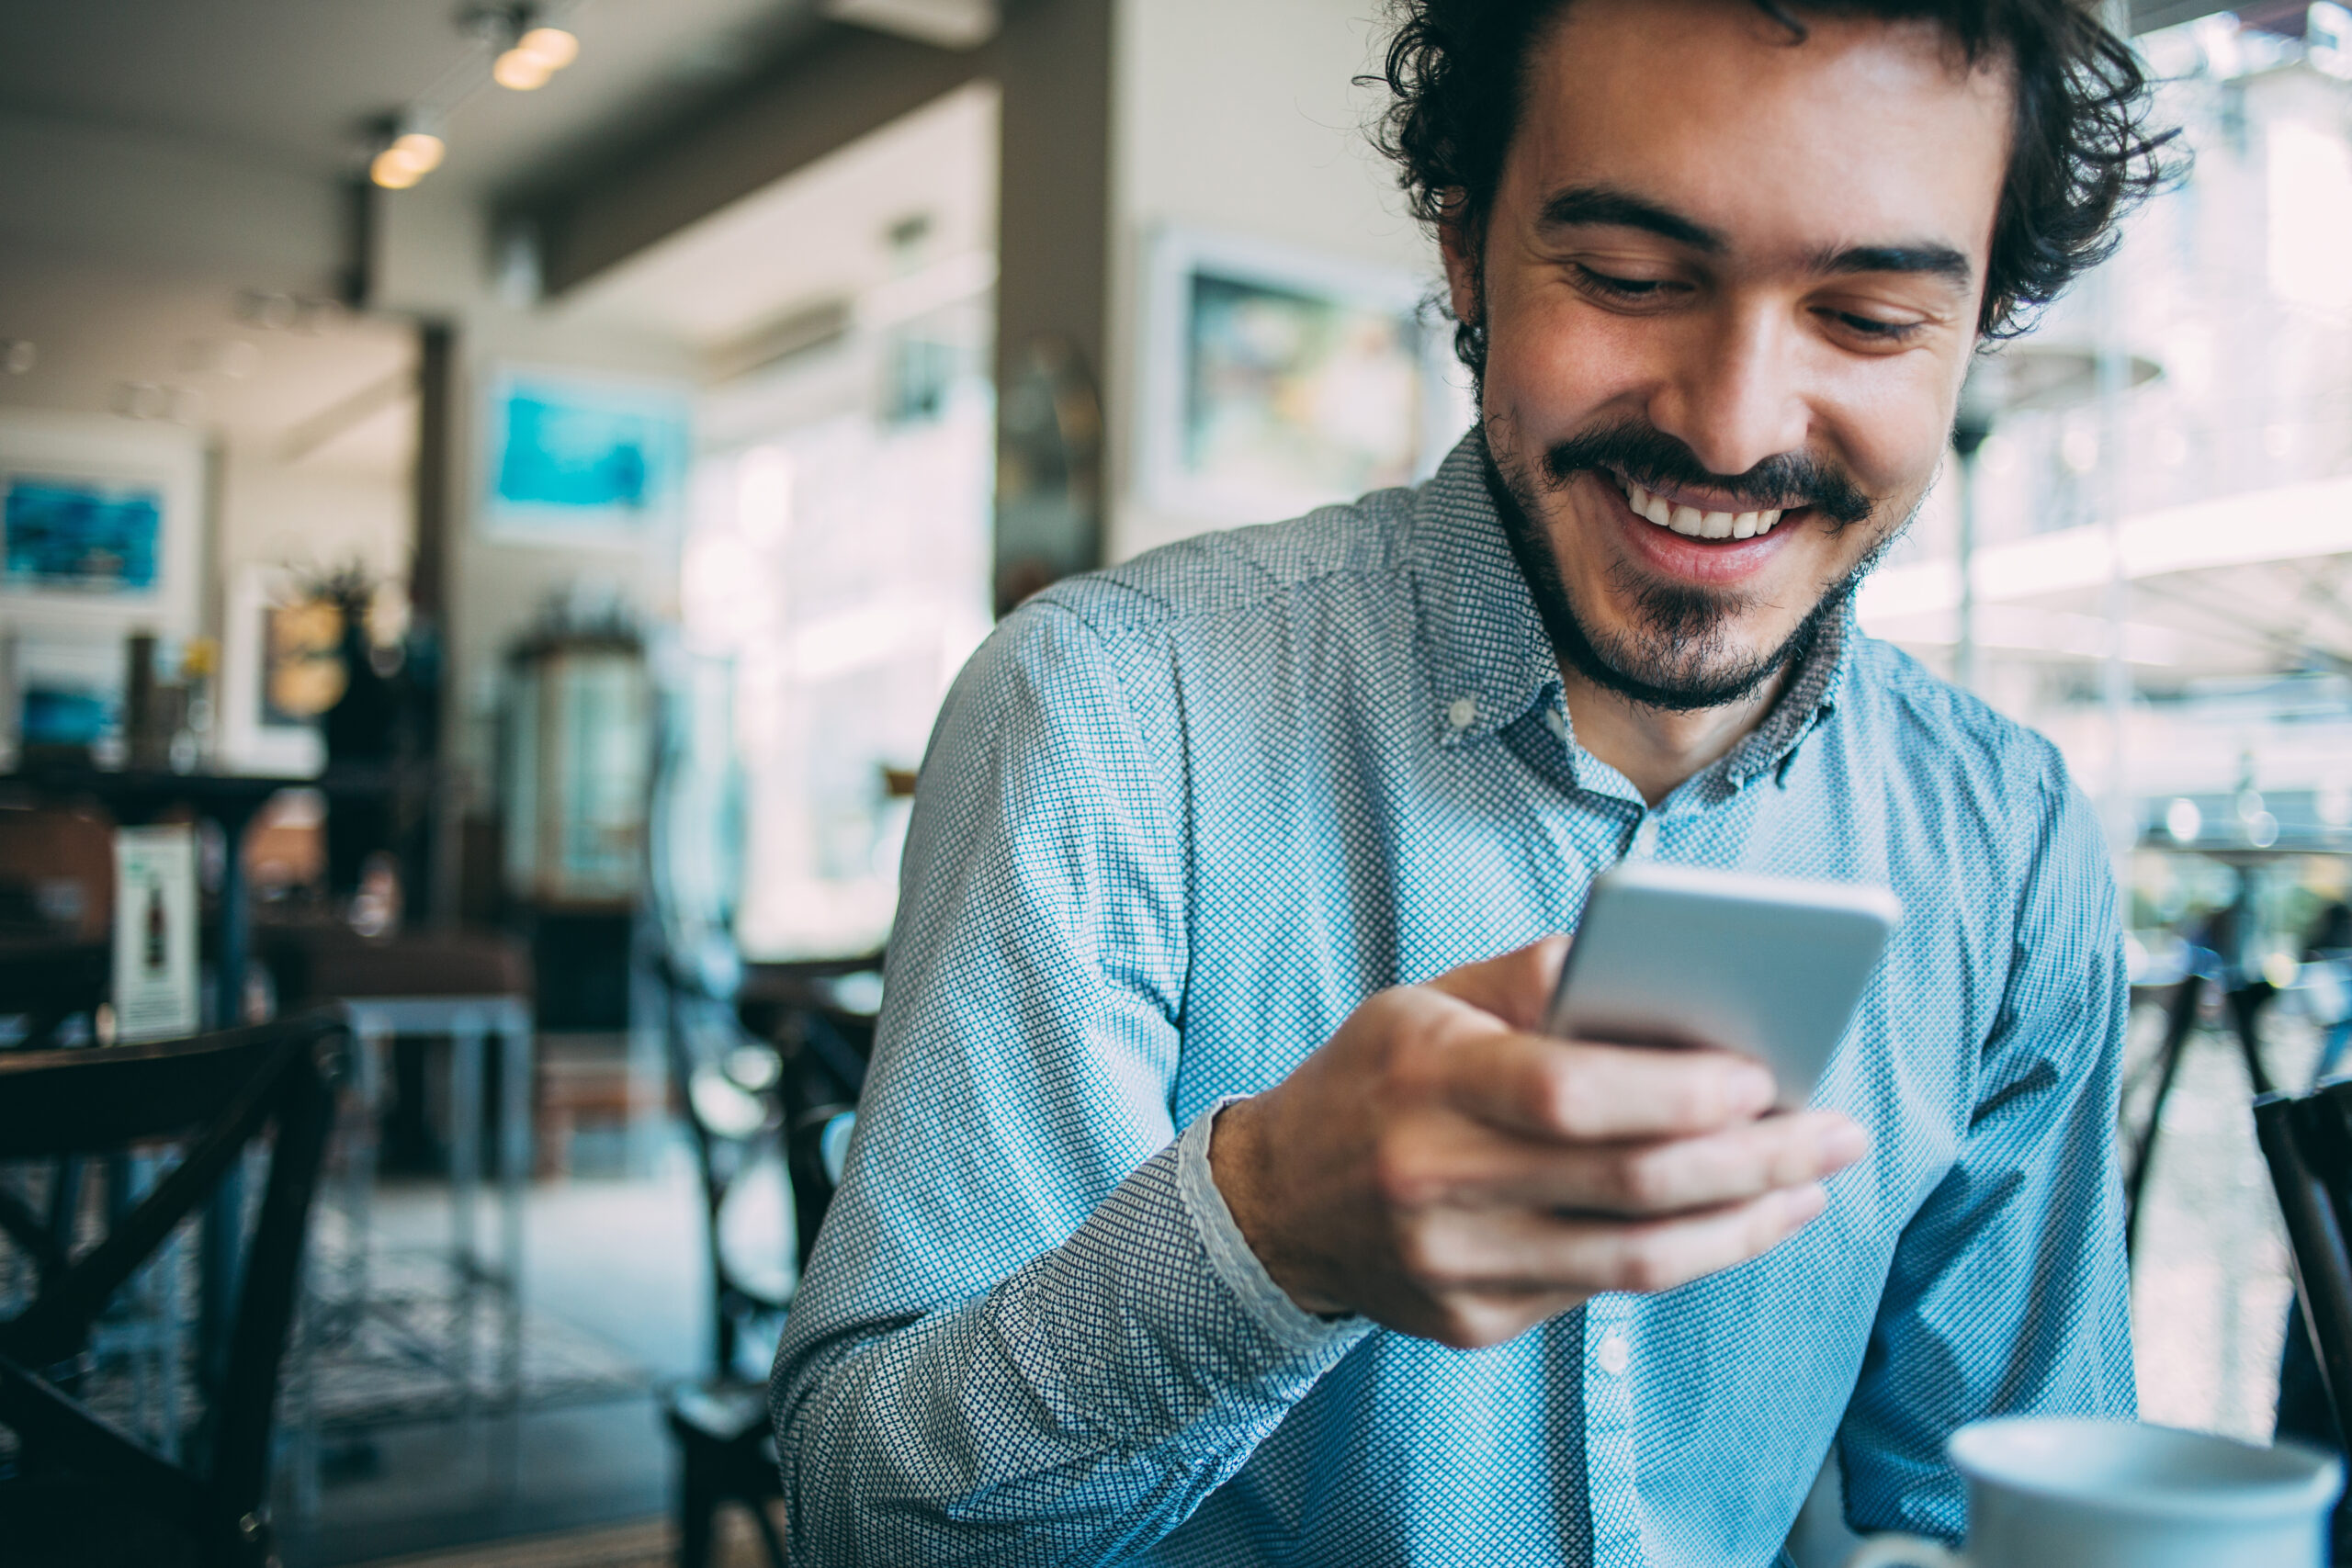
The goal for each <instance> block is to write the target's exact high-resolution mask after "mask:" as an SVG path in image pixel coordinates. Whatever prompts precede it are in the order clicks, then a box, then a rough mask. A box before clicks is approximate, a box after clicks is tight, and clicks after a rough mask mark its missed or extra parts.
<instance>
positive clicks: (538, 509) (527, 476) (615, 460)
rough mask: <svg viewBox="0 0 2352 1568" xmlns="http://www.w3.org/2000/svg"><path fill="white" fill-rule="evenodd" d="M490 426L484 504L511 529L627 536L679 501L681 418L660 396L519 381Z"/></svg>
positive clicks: (680, 409) (678, 406)
mask: <svg viewBox="0 0 2352 1568" xmlns="http://www.w3.org/2000/svg"><path fill="white" fill-rule="evenodd" d="M492 419H493V425H494V440H495V445H494V446H493V449H492V452H493V455H492V467H491V472H490V475H489V479H490V491H491V494H490V501H491V504H492V510H493V512H494V513H497V514H498V517H499V519H500V520H501V521H502V522H503V523H505V524H507V525H521V526H524V527H533V526H537V527H553V528H557V529H562V528H566V527H577V526H580V525H620V526H623V527H630V526H635V525H640V524H643V523H646V522H649V521H650V520H652V519H654V518H656V517H658V516H660V515H662V513H665V512H667V511H668V510H669V509H670V507H671V506H672V505H673V502H674V501H675V499H676V496H677V491H678V487H679V484H680V482H681V479H682V477H683V474H684V466H685V456H686V420H685V410H684V402H683V400H681V399H679V398H677V397H675V396H673V394H671V393H670V392H668V390H667V389H636V388H626V387H606V386H600V385H595V384H589V383H583V384H581V385H577V386H573V385H568V384H565V383H561V382H550V381H538V380H528V381H526V380H523V379H520V378H516V379H514V380H511V381H508V382H507V383H505V384H504V385H503V387H501V388H500V389H498V391H497V393H496V400H495V402H494V404H493V406H492Z"/></svg>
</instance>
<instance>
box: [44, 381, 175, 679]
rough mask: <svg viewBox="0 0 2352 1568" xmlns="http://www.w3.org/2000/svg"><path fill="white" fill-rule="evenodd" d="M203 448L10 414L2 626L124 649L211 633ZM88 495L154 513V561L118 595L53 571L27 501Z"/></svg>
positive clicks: (51, 415)
mask: <svg viewBox="0 0 2352 1568" xmlns="http://www.w3.org/2000/svg"><path fill="white" fill-rule="evenodd" d="M205 468H206V452H205V444H204V437H203V436H202V435H201V434H199V433H198V432H196V431H194V430H188V429H185V428H182V427H180V426H176V425H167V424H160V423H134V422H131V421H129V420H125V419H121V418H119V417H115V416H109V415H91V414H74V413H62V412H48V411H41V410H28V409H0V622H6V623H7V624H8V625H9V626H12V627H13V628H15V629H16V630H17V631H18V632H20V633H23V634H27V635H29V636H32V637H41V638H58V639H73V640H92V639H119V638H120V637H125V636H128V635H129V634H130V633H131V632H134V631H152V632H153V633H155V634H156V635H157V636H158V637H164V638H165V639H168V640H185V639H187V638H189V637H195V636H197V635H198V633H199V632H200V631H201V630H202V629H203V626H202V621H203V604H202V592H203V579H204V495H205ZM41 493H79V494H83V495H85V496H88V497H92V498H96V500H98V501H99V502H107V501H115V502H134V503H136V504H137V505H138V506H139V507H141V508H142V509H144V508H152V511H153V539H152V552H153V553H152V559H151V560H149V561H147V562H146V563H145V564H143V565H142V566H141V568H140V569H139V570H136V571H135V572H132V573H130V574H129V575H130V576H131V577H133V578H135V579H137V581H120V582H117V583H115V584H113V585H109V584H108V583H107V581H106V580H105V579H104V578H103V577H102V576H98V575H93V576H91V577H89V578H87V579H84V580H80V581H75V580H74V578H73V577H72V575H71V574H70V573H66V572H61V571H58V570H50V567H51V562H48V561H46V560H44V552H43V551H42V550H41V549H40V548H39V547H37V546H36V545H32V544H28V537H29V536H31V535H32V532H33V529H34V527H35V526H36V522H35V520H34V519H33V518H32V517H31V516H30V513H33V512H34V511H35V510H36V509H35V508H34V507H33V506H32V505H31V504H30V502H29V498H31V497H33V496H36V495H39V494H41Z"/></svg>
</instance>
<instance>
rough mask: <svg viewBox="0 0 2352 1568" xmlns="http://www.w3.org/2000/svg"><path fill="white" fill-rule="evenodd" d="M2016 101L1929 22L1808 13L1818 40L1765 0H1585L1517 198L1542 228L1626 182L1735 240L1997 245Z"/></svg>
mask: <svg viewBox="0 0 2352 1568" xmlns="http://www.w3.org/2000/svg"><path fill="white" fill-rule="evenodd" d="M2011 107H2012V106H2011V100H2010V88H2009V85H2008V76H2007V72H2006V70H2004V69H2001V68H1999V67H1997V66H1993V65H1989V64H1987V65H1979V66H1976V67H1971V66H1970V65H1969V64H1968V63H1967V62H1966V61H1965V59H1964V58H1963V57H1962V55H1961V53H1960V51H1958V49H1957V46H1956V45H1955V44H1953V43H1952V42H1951V40H1950V39H1947V38H1946V37H1945V36H1944V35H1943V34H1942V33H1940V32H1939V30H1938V29H1936V28H1934V27H1932V26H1931V25H1928V24H1923V23H1912V22H1900V23H1889V22H1880V21H1876V20H1873V19H1871V18H1867V17H1860V18H1830V19H1826V20H1821V21H1818V22H1816V21H1814V20H1813V19H1811V18H1808V27H1807V32H1806V35H1805V37H1804V39H1802V40H1801V41H1800V40H1798V39H1795V38H1793V37H1792V34H1791V33H1790V32H1789V30H1788V29H1787V28H1785V27H1783V26H1782V25H1781V24H1780V23H1778V22H1776V21H1774V20H1773V19H1772V18H1771V17H1770V16H1768V15H1767V14H1766V13H1765V12H1764V11H1762V10H1761V9H1760V8H1759V7H1758V6H1755V5H1753V4H1752V3H1750V0H1575V3H1574V4H1573V5H1571V6H1567V7H1566V8H1565V9H1564V10H1563V12H1562V14H1561V16H1560V17H1558V18H1556V19H1555V22H1554V23H1553V24H1552V25H1551V26H1550V27H1549V28H1547V29H1546V30H1545V31H1544V33H1543V34H1542V35H1539V38H1538V39H1537V40H1536V43H1535V51H1534V54H1533V56H1532V58H1531V60H1530V61H1529V71H1528V73H1527V77H1526V83H1525V98H1524V100H1523V102H1522V104H1521V114H1520V116H1519V127H1518V133H1517V134H1516V135H1515V136H1514V137H1513V139H1512V144H1511V152H1510V167H1509V168H1508V169H1507V175H1506V179H1507V184H1508V185H1509V186H1511V187H1513V188H1512V189H1511V190H1510V194H1509V196H1507V197H1506V200H1510V201H1524V202H1528V203H1531V204H1532V208H1531V210H1530V211H1529V213H1528V216H1529V217H1530V218H1531V219H1532V220H1536V221H1539V222H1540V221H1544V220H1545V217H1546V216H1547V214H1548V215H1550V216H1557V209H1558V207H1559V204H1560V202H1561V200H1562V198H1563V197H1564V196H1565V195H1567V194H1569V193H1575V192H1578V191H1589V190H1593V189H1605V190H1610V191H1614V192H1619V193H1623V194H1625V195H1628V196H1631V197H1635V198H1637V199H1639V200H1641V201H1644V202H1646V203H1647V204H1649V205H1650V206H1652V207H1654V208H1655V209H1659V210H1661V211H1663V212H1667V213H1671V214H1674V215H1677V216H1678V217H1679V218H1681V219H1684V220H1689V222H1690V223H1691V224H1692V225H1694V226H1696V227H1698V228H1700V229H1702V230H1704V231H1706V232H1707V233H1708V234H1709V235H1712V236H1714V237H1716V238H1718V239H1720V240H1722V241H1723V242H1724V248H1728V249H1747V248H1752V247H1755V246H1758V245H1762V246H1769V247H1770V248H1773V249H1786V248H1791V247H1793V248H1794V249H1795V250H1796V251H1799V252H1802V253H1804V254H1813V253H1815V252H1817V251H1820V250H1821V249H1822V248H1823V247H1824V246H1830V247H1833V248H1835V247H1841V246H1842V247H1856V246H1861V247H1867V246H1872V245H1894V244H1905V243H1912V242H1915V241H1921V240H1924V241H1928V242H1930V243H1942V244H1945V245H1948V246H1950V247H1951V248H1955V249H1960V250H1963V251H1965V252H1967V253H1969V254H1977V255H1981V254H1983V252H1984V250H1985V248H1986V247H1987V246H1988V245H1989V243H1990V241H1991V226H1992V220H1993V216H1994V212H1995V209H1996V207H1997V205H1998V201H1999V194H2000V186H2001V183H2002V176H2003V175H2004V173H2005V170H2006V165H2007V148H2008V137H2009V125H2010V118H2011ZM1653 227H1654V226H1653ZM1691 238H1692V239H1694V240H1695V239H1696V238H1698V236H1696V235H1693V236H1691Z"/></svg>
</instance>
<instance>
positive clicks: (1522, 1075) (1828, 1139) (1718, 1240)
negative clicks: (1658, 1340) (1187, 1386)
mask: <svg viewBox="0 0 2352 1568" xmlns="http://www.w3.org/2000/svg"><path fill="white" fill-rule="evenodd" d="M1563 953H1566V939H1564V938H1557V937H1555V938H1552V939H1550V940H1548V941H1545V942H1538V943H1536V944H1535V945H1534V946H1532V947H1528V948H1522V949H1521V950H1520V951H1519V952H1517V953H1506V954H1504V955H1503V956H1502V957H1500V958H1494V959H1489V960H1487V962H1486V963H1483V964H1469V965H1467V966H1465V967H1464V968H1460V969H1456V970H1454V971H1453V972H1452V973H1451V974H1448V975H1445V976H1441V977H1440V978H1438V979H1437V980H1434V981H1432V982H1430V984H1428V985H1426V986H1404V987H1397V988H1396V989H1394V990H1388V991H1383V992H1381V993H1380V994H1379V995H1377V996H1375V997H1373V998H1370V999H1369V1000H1367V1001H1365V1002H1364V1003H1363V1006H1361V1007H1359V1008H1357V1009H1356V1010H1355V1011H1354V1012H1353V1013H1352V1014H1351V1015H1350V1016H1349V1018H1348V1021H1346V1022H1345V1023H1343V1024H1341V1025H1340V1031H1339V1032H1338V1033H1337V1034H1335V1035H1333V1036H1332V1037H1331V1039H1330V1040H1329V1042H1328V1043H1326V1044H1325V1045H1324V1046H1323V1047H1322V1048H1321V1049H1320V1050H1318V1051H1317V1052H1316V1053H1315V1054H1314V1055H1312V1056H1309V1057H1308V1058H1307V1059H1306V1061H1305V1062H1303V1063H1301V1064H1300V1065H1299V1067H1298V1070H1297V1071H1296V1072H1295V1073H1293V1074H1292V1075H1291V1076H1290V1077H1288V1078H1286V1079H1284V1080H1283V1082H1282V1083H1281V1084H1279V1085H1277V1086H1276V1087H1275V1088H1273V1089H1269V1090H1267V1091H1266V1092H1265V1093H1263V1094H1261V1095H1259V1096H1257V1097H1256V1098H1254V1099H1251V1100H1242V1101H1239V1102H1238V1103H1236V1104H1233V1105H1230V1106H1227V1108H1226V1109H1225V1111H1224V1112H1223V1113H1222V1114H1221V1115H1220V1116H1219V1117H1218V1120H1217V1125H1216V1130H1215V1132H1214V1134H1213V1135H1212V1138H1211V1141H1210V1145H1209V1168H1210V1170H1211V1172H1212V1174H1213V1175H1214V1176H1215V1178H1216V1185H1217V1190H1218V1191H1220V1192H1221V1193H1223V1194H1224V1196H1225V1201H1226V1203H1227V1206H1228V1207H1229V1208H1230V1209H1231V1210H1232V1211H1233V1217H1234V1220H1235V1222H1236V1223H1237V1224H1239V1226H1240V1227H1241V1234H1242V1235H1243V1237H1244V1238H1245V1239H1247V1240H1248V1242H1249V1243H1250V1249H1251V1250H1252V1251H1253V1252H1255V1253H1256V1254H1257V1256H1258V1258H1259V1260H1260V1261H1261V1263H1263V1264H1264V1265H1265V1268H1266V1271H1267V1273H1269V1274H1270V1275H1272V1277H1273V1280H1274V1282H1275V1283H1276V1284H1278V1285H1280V1286H1282V1288H1283V1290H1284V1291H1286V1292H1289V1294H1290V1297H1291V1299H1292V1300H1293V1301H1295V1302H1296V1303H1298V1304H1299V1305H1300V1306H1301V1307H1303V1308H1305V1309H1306V1310H1307V1311H1309V1312H1319V1313H1339V1312H1353V1313H1361V1314H1363V1315H1364V1316H1366V1317H1370V1318H1374V1319H1375V1320H1377V1321H1378V1322H1381V1323H1384V1324H1386V1325H1388V1326H1390V1327H1392V1328H1397V1329H1401V1330H1403V1331H1404V1332H1406V1333H1408V1334H1415V1335H1419V1336H1421V1337H1425V1338H1430V1339H1436V1340H1441V1341H1442V1342H1444V1343H1445V1344H1448V1345H1452V1346H1455V1347H1457V1348H1463V1349H1470V1348H1476V1347H1478V1346H1483V1345H1494V1344H1499V1343H1500V1342H1502V1341H1503V1340H1506V1339H1509V1338H1511V1337H1513V1336H1515V1335H1517V1334H1519V1333H1521V1331H1523V1330H1525V1329H1527V1328H1529V1327H1531V1326H1532V1325H1535V1324H1537V1323H1541V1322H1542V1321H1544V1319H1545V1318H1548V1317H1552V1316H1555V1315H1556V1314H1559V1313H1563V1312H1566V1311H1567V1310H1568V1309H1569V1308H1571V1307H1574V1306H1576V1305H1577V1303H1581V1302H1582V1301H1584V1300H1585V1299H1586V1298H1587V1297H1589V1296H1591V1295H1594V1294H1596V1293H1597V1292H1602V1291H1663V1290H1667V1289H1669V1288H1671V1287H1672V1286H1675V1285H1679V1284H1681V1283H1683V1282H1684V1281H1685V1280H1694V1279H1697V1278H1698V1277H1699V1276H1701V1275H1702V1274H1711V1273H1713V1272H1714V1271H1715V1270H1717V1269H1727V1268H1730V1267H1731V1266H1732V1265H1733V1264H1736V1263H1741V1262H1744V1261H1746V1260H1747V1259H1748V1258H1754V1257H1756V1256H1757V1255H1758V1254H1759V1253H1763V1252H1766V1251H1768V1250H1770V1248H1771V1247H1775V1246H1777V1245H1778V1244H1779V1243H1781V1241H1783V1240H1785V1239H1786V1238H1787V1237H1788V1236H1789V1235H1791V1234H1792V1233H1793V1232H1795V1231H1796V1230H1797V1229H1798V1228H1799V1227H1801V1226H1803V1225H1804V1224H1805V1223H1806V1222H1807V1221H1809V1220H1811V1219H1812V1218H1813V1217H1814V1216H1815V1214H1818V1213H1821V1209H1822V1205H1823V1203H1824V1201H1826V1200H1825V1197H1824V1194H1823V1191H1822V1188H1821V1179H1823V1178H1824V1177H1826V1176H1828V1175H1830V1174H1832V1173H1834V1172H1836V1171H1838V1170H1840V1169H1843V1168H1845V1167H1847V1166H1849V1165H1851V1164H1852V1163H1853V1162H1854V1161H1855V1160H1857V1159H1860V1157H1861V1156H1862V1154H1863V1152H1864V1150H1865V1149H1866V1148H1867V1147H1868V1140H1867V1137H1866V1136H1865V1134H1863V1132H1862V1130H1861V1128H1860V1127H1859V1126H1857V1125H1856V1124H1855V1123H1854V1122H1851V1121H1849V1119H1847V1118H1846V1117H1844V1116H1841V1115H1838V1113H1837V1112H1835V1111H1802V1112H1798V1113H1795V1114H1792V1115H1785V1116H1766V1115H1764V1114H1763V1113H1764V1111H1766V1110H1767V1109H1768V1108H1769V1107H1770V1104H1771V1101H1772V1096H1773V1085H1772V1078H1771V1075H1770V1073H1768V1072H1767V1071H1766V1070H1765V1069H1764V1068H1763V1067H1762V1066H1758V1065H1757V1064H1756V1063H1754V1062H1752V1061H1749V1060H1747V1059H1746V1058H1745V1057H1740V1056H1735V1055H1728V1054H1725V1053H1722V1052H1713V1051H1662V1050H1656V1049H1644V1048H1638V1047H1623V1046H1614V1045H1600V1044H1593V1043H1585V1042H1581V1041H1564V1040H1556V1039H1552V1038H1549V1037H1547V1036H1544V1035H1541V1034H1538V1033H1535V1032H1533V1031H1535V1030H1536V1029H1538V1028H1540V1027H1541V1021H1542V1017H1543V1011H1544V1005H1545V1003H1546V1002H1547V1001H1548V999H1549V998H1550V996H1551V992H1552V987H1553V984H1554V982H1555V980H1556V979H1557V977H1558V976H1559V972H1560V960H1561V956H1562V954H1563Z"/></svg>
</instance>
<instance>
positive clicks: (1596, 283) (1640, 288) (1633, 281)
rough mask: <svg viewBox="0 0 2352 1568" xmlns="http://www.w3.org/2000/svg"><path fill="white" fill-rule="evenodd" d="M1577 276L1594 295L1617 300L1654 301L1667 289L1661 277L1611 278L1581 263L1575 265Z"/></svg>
mask: <svg viewBox="0 0 2352 1568" xmlns="http://www.w3.org/2000/svg"><path fill="white" fill-rule="evenodd" d="M1577 279H1578V280H1579V281H1580V282H1582V283H1583V284H1584V286H1585V287H1586V288H1589V289H1591V290H1592V291H1593V292H1594V293H1596V294H1602V295H1607V296H1611V297H1612V298H1615V299H1656V298H1657V296H1658V295H1659V294H1661V293H1662V292H1664V291H1665V289H1666V288H1667V280H1666V279H1665V278H1662V277H1612V276H1610V275H1609V274H1607V273H1605V272H1595V271H1593V270H1592V268H1590V267H1589V266H1586V265H1583V264H1582V263H1578V264H1577Z"/></svg>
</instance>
